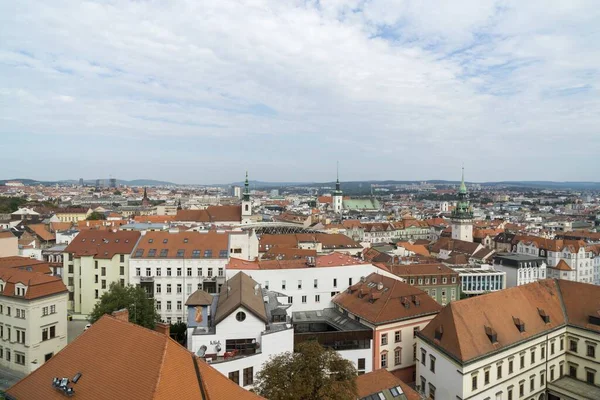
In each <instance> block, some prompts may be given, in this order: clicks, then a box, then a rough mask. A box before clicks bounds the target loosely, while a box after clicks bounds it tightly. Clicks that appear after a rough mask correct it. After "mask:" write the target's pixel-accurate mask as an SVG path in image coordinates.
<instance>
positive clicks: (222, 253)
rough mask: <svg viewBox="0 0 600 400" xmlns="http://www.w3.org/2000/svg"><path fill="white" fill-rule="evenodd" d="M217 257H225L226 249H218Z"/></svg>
mask: <svg viewBox="0 0 600 400" xmlns="http://www.w3.org/2000/svg"><path fill="white" fill-rule="evenodd" d="M219 258H227V250H219Z"/></svg>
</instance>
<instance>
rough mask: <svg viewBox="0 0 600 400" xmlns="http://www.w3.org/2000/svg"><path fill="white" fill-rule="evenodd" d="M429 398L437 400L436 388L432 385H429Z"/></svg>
mask: <svg viewBox="0 0 600 400" xmlns="http://www.w3.org/2000/svg"><path fill="white" fill-rule="evenodd" d="M429 398H430V399H431V400H435V386H433V385H432V384H431V383H430V384H429Z"/></svg>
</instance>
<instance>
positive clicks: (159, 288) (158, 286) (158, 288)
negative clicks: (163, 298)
mask: <svg viewBox="0 0 600 400" xmlns="http://www.w3.org/2000/svg"><path fill="white" fill-rule="evenodd" d="M155 291H156V293H160V292H161V291H162V288H161V286H160V283H157V284H156V289H155Z"/></svg>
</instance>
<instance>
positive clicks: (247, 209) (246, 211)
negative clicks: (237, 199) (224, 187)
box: [242, 171, 252, 224]
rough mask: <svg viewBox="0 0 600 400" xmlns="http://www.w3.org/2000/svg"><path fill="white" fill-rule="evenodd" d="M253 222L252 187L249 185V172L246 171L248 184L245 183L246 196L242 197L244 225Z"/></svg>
mask: <svg viewBox="0 0 600 400" xmlns="http://www.w3.org/2000/svg"><path fill="white" fill-rule="evenodd" d="M250 222H252V200H250V185H249V184H248V171H246V182H245V183H244V194H243V195H242V224H249V223H250Z"/></svg>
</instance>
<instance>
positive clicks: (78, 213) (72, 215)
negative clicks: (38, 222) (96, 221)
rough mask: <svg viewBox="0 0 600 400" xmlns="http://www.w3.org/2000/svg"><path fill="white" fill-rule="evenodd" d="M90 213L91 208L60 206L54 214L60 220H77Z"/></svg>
mask: <svg viewBox="0 0 600 400" xmlns="http://www.w3.org/2000/svg"><path fill="white" fill-rule="evenodd" d="M91 213H92V209H91V208H61V209H58V210H57V211H56V213H55V214H54V216H55V217H56V218H58V221H60V222H78V221H83V220H85V219H86V218H87V217H88V216H89V215H90V214H91Z"/></svg>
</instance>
